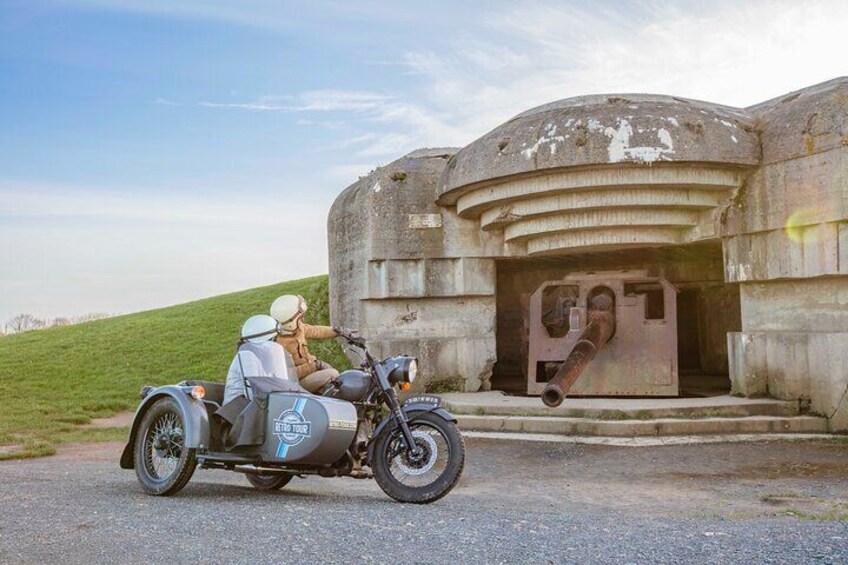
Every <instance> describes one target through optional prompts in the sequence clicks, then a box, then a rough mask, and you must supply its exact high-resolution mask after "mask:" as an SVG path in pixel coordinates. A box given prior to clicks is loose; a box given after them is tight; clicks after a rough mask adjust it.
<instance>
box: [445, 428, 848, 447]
mask: <svg viewBox="0 0 848 565" xmlns="http://www.w3.org/2000/svg"><path fill="white" fill-rule="evenodd" d="M462 435H463V436H464V437H466V438H469V439H488V440H494V441H498V442H501V441H519V442H528V441H529V442H541V443H567V444H579V445H608V446H613V447H656V446H663V445H698V444H702V443H744V442H763V441H792V442H798V441H809V442H832V441H834V438H836V437H838V436H834V435H833V434H819V433H816V434H800V433H798V434H784V433H779V434H713V435H697V436H636V437H607V436H567V435H561V434H524V433H513V432H476V431H474V430H463V431H462Z"/></svg>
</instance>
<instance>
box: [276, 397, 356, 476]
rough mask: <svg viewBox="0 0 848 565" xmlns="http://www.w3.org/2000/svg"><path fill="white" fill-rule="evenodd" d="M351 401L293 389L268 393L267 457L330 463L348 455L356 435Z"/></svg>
mask: <svg viewBox="0 0 848 565" xmlns="http://www.w3.org/2000/svg"><path fill="white" fill-rule="evenodd" d="M356 425H357V419H356V408H355V407H354V405H353V404H351V403H350V402H345V401H343V400H336V399H334V398H326V397H322V396H315V395H312V394H298V393H291V392H274V393H271V394H269V395H268V423H267V426H268V429H267V433H266V434H265V445H264V448H263V449H264V453H263V456H262V458H263V459H264V460H266V461H273V462H278V463H302V464H310V465H326V464H330V463H333V462H334V461H337V460H338V459H339V458H340V457H341V456H342V455H344V452H345V449H347V448H348V446H350V443H351V442H352V441H353V437H354V436H355V435H356Z"/></svg>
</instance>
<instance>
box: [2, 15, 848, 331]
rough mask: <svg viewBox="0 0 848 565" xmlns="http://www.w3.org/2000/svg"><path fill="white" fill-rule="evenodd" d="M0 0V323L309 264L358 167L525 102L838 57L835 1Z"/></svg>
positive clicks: (664, 86) (804, 71) (659, 88)
mask: <svg viewBox="0 0 848 565" xmlns="http://www.w3.org/2000/svg"><path fill="white" fill-rule="evenodd" d="M739 4H740V3H734V2H678V3H667V2H665V3H661V2H629V3H620V2H608V3H602V2H567V1H566V2H553V1H551V2H544V1H533V2H523V3H519V2H514V1H513V2H498V1H488V2H482V1H481V2H466V3H458V2H439V1H434V2H427V3H420V2H415V3H412V2H410V3H405V2H397V1H395V2H320V1H313V2H308V3H306V2H283V1H269V0H242V1H239V2H232V1H228V0H227V1H225V0H186V1H183V2H178V1H176V0H123V1H118V0H66V1H53V2H51V1H39V0H22V1H18V0H11V1H10V0H3V1H2V3H0V241H2V242H3V244H2V247H0V322H2V321H3V320H6V319H8V318H9V317H11V316H12V315H14V314H16V313H19V312H29V313H33V314H35V315H37V316H42V317H55V316H71V315H76V314H82V313H85V312H91V311H103V312H109V313H123V312H131V311H135V310H140V309H146V308H152V307H156V306H162V305H167V304H173V303H178V302H182V301H185V300H190V299H194V298H199V297H203V296H209V295H213V294H217V293H221V292H226V291H232V290H237V289H241V288H249V287H253V286H258V285H261V284H270V283H273V282H277V281H282V280H288V279H292V278H297V277H301V276H307V275H311V274H318V273H324V272H326V271H327V251H326V236H325V231H326V226H325V222H326V214H327V210H328V209H329V206H330V204H331V203H332V201H333V199H334V198H335V196H336V195H337V194H338V193H339V192H340V191H341V190H342V189H343V188H344V187H345V186H347V185H348V184H350V183H352V182H353V181H355V180H356V178H357V176H358V175H360V174H364V173H366V172H367V171H368V170H370V169H372V168H373V167H374V166H377V165H382V164H386V163H389V162H391V161H392V160H394V159H395V158H397V157H399V156H401V155H403V154H404V153H406V152H408V151H410V150H412V149H415V148H417V147H421V146H449V145H454V146H459V145H464V144H466V143H468V142H469V141H471V140H473V139H474V138H476V137H478V136H480V135H482V134H483V133H485V132H486V131H488V130H489V129H492V128H493V127H495V126H496V125H498V123H500V122H502V121H504V120H506V119H508V118H509V117H511V116H513V115H515V114H516V113H518V112H521V111H523V110H525V109H527V108H530V107H532V106H535V105H538V104H542V103H545V102H549V101H551V100H556V99H559V98H565V97H568V96H576V95H581V94H590V93H599V92H659V93H668V94H675V95H680V96H686V97H690V98H700V99H706V100H711V101H714V102H721V103H726V104H731V105H739V106H744V105H748V104H753V103H756V102H759V101H762V100H765V99H767V98H770V97H774V96H778V95H780V94H783V93H785V92H788V91H791V90H793V89H797V88H801V87H804V86H808V85H810V84H813V83H816V82H821V81H824V80H828V79H830V78H834V77H836V76H841V75H845V74H848V72H846V71H848V68H846V67H848V61H847V60H846V59H845V58H844V57H841V56H839V55H838V54H839V53H841V52H844V42H845V29H848V4H846V3H845V2H819V3H814V2H805V3H800V2H748V3H744V5H739Z"/></svg>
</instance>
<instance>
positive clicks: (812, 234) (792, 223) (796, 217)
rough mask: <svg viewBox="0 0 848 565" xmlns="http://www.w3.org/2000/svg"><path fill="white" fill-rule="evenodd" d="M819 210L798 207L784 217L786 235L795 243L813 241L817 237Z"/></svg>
mask: <svg viewBox="0 0 848 565" xmlns="http://www.w3.org/2000/svg"><path fill="white" fill-rule="evenodd" d="M820 217H821V211H820V210H818V209H817V208H799V209H797V210H795V211H794V212H793V213H792V214H790V215H789V217H788V218H787V219H786V226H785V227H784V229H785V230H786V235H787V236H788V237H789V239H791V240H792V241H794V242H795V243H815V242H816V241H818V238H819V229H818V224H819V222H820V219H819V218H820Z"/></svg>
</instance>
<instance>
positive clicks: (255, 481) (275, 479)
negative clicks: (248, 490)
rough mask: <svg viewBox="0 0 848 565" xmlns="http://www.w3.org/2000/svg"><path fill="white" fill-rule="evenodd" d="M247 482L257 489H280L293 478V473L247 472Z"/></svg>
mask: <svg viewBox="0 0 848 565" xmlns="http://www.w3.org/2000/svg"><path fill="white" fill-rule="evenodd" d="M244 476H245V477H247V482H249V483H250V484H251V485H253V488H255V489H257V490H280V489H281V488H283V487H284V486H286V485H287V484H289V481H291V480H292V475H261V474H259V473H245V474H244Z"/></svg>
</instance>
